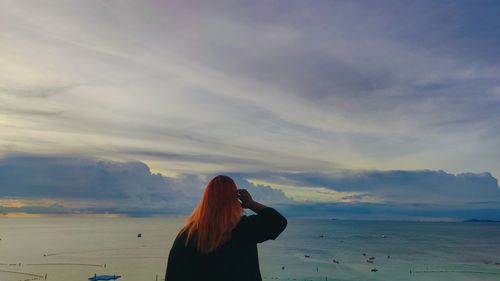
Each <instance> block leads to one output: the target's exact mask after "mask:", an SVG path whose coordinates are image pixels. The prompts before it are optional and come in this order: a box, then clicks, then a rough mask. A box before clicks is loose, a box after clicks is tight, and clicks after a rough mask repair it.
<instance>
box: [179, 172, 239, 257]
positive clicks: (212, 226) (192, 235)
mask: <svg viewBox="0 0 500 281" xmlns="http://www.w3.org/2000/svg"><path fill="white" fill-rule="evenodd" d="M236 192H237V187H236V184H235V183H234V181H233V179H231V178H230V177H228V176H223V175H218V176H216V177H214V178H213V179H212V180H210V182H209V183H208V184H207V186H206V187H205V192H204V193H203V196H202V198H201V199H200V201H199V202H198V205H197V206H196V208H195V209H194V210H193V212H192V213H191V215H189V216H188V218H187V220H186V223H185V224H184V226H183V227H182V228H181V230H180V231H179V232H180V233H181V232H184V231H187V238H186V243H185V246H186V247H187V245H188V242H189V241H190V240H191V239H194V240H195V243H196V249H197V250H198V251H199V252H200V253H202V254H208V253H210V252H213V251H215V250H216V249H217V248H218V247H219V246H221V245H222V244H224V242H226V241H227V240H229V238H231V231H232V230H233V228H234V227H235V226H236V225H237V224H238V222H239V221H240V219H241V216H242V214H243V208H242V207H241V204H240V202H239V201H238V196H237V193H236Z"/></svg>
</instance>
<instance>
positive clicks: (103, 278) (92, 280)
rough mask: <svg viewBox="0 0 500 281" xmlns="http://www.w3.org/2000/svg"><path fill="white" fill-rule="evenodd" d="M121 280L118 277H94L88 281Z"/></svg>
mask: <svg viewBox="0 0 500 281" xmlns="http://www.w3.org/2000/svg"><path fill="white" fill-rule="evenodd" d="M118 278H121V276H120V275H96V274H94V276H92V277H90V278H89V281H99V280H116V279H118Z"/></svg>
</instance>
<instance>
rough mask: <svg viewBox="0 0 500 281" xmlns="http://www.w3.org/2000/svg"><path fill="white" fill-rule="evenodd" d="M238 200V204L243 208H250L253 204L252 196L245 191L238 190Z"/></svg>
mask: <svg viewBox="0 0 500 281" xmlns="http://www.w3.org/2000/svg"><path fill="white" fill-rule="evenodd" d="M237 194H238V199H240V200H241V202H240V204H241V207H243V208H250V206H251V205H252V204H253V203H254V201H253V199H252V196H251V195H250V193H248V191H247V190H246V189H238V191H237Z"/></svg>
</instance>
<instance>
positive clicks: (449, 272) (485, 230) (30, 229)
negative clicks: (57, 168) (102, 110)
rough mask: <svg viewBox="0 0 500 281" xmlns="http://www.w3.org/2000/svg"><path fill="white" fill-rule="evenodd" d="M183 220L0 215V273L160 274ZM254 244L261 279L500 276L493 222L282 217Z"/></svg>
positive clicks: (499, 241)
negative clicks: (278, 227) (284, 220)
mask: <svg viewBox="0 0 500 281" xmlns="http://www.w3.org/2000/svg"><path fill="white" fill-rule="evenodd" d="M183 222H184V218H183V217H155V218H92V217H43V218H2V219H0V239H1V240H0V281H20V280H22V281H27V280H51V281H86V280H88V278H89V277H92V276H94V275H119V276H121V278H120V279H118V280H120V281H156V280H160V281H162V280H164V276H165V269H166V263H167V257H168V252H169V250H170V247H171V245H172V243H173V241H174V238H175V236H176V234H177V231H178V230H179V228H180V227H181V225H182V224H183ZM139 234H141V235H139ZM138 236H141V237H138ZM258 251H259V262H260V269H261V274H262V277H263V280H331V281H332V280H346V281H347V280H349V281H351V280H374V281H375V280H395V281H402V280H412V281H416V280H426V281H433V280H436V281H437V280H453V281H460V280H482V281H488V280H492V281H493V280H495V281H498V280H500V223H487V222H467V223H465V222H401V221H348V220H332V219H309V218H288V226H287V228H286V229H285V231H284V232H283V233H282V234H281V235H280V236H279V237H278V238H277V239H276V240H269V241H266V242H264V243H261V244H258Z"/></svg>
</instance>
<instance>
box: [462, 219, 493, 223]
mask: <svg viewBox="0 0 500 281" xmlns="http://www.w3.org/2000/svg"><path fill="white" fill-rule="evenodd" d="M464 222H500V221H495V220H478V219H471V220H465V221H464Z"/></svg>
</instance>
